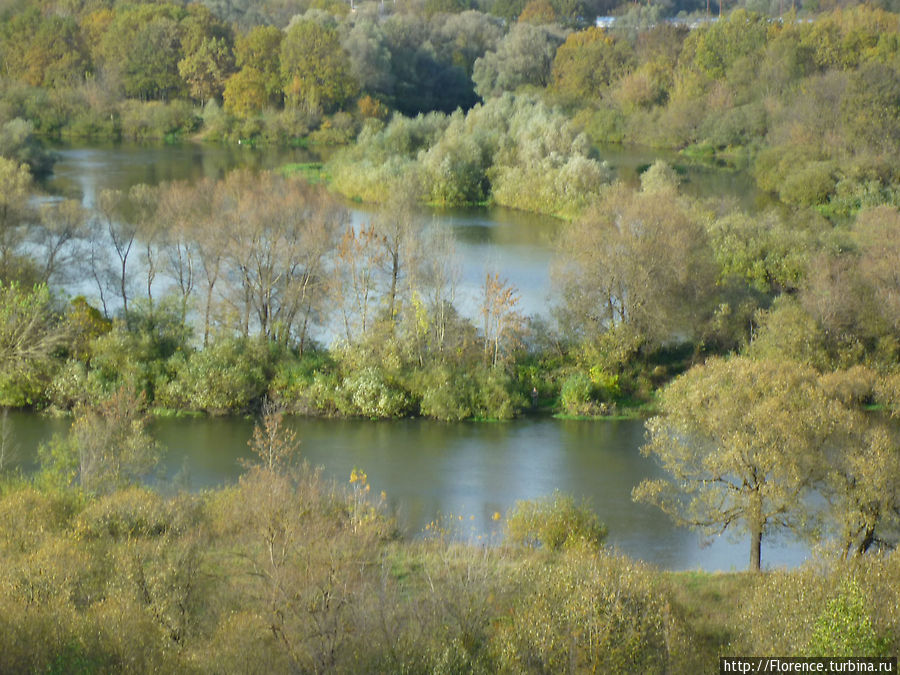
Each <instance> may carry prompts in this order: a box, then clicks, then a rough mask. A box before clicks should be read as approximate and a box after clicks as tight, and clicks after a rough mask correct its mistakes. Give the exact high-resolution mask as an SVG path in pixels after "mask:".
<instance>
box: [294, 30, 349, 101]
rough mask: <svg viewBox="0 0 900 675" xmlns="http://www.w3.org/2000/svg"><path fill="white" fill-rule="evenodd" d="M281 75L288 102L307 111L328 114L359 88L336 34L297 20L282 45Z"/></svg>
mask: <svg viewBox="0 0 900 675" xmlns="http://www.w3.org/2000/svg"><path fill="white" fill-rule="evenodd" d="M281 73H282V83H283V85H284V92H285V95H286V96H287V99H288V103H290V104H291V105H292V106H294V107H299V108H303V109H304V110H306V111H307V112H318V111H322V112H331V111H332V110H334V109H335V108H339V107H341V106H342V105H343V104H344V103H345V102H346V101H347V100H348V99H350V98H352V97H353V96H354V95H355V94H356V92H357V89H358V85H357V83H356V81H355V80H354V79H353V77H352V75H351V74H350V65H349V61H348V58H347V54H346V52H344V50H343V48H342V47H341V45H340V42H339V41H338V35H337V32H336V31H335V30H333V29H330V28H326V27H324V26H322V25H320V24H318V23H316V22H315V21H307V20H302V21H297V22H296V23H293V24H292V25H291V26H290V28H288V31H287V33H286V34H285V36H284V40H283V41H282V43H281Z"/></svg>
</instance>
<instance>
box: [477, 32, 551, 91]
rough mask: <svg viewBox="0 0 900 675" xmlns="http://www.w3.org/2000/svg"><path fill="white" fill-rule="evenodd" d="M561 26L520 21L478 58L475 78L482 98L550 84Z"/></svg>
mask: <svg viewBox="0 0 900 675" xmlns="http://www.w3.org/2000/svg"><path fill="white" fill-rule="evenodd" d="M562 41H563V34H562V33H561V32H560V31H559V29H557V28H550V27H547V26H533V25H531V24H529V23H517V24H515V25H514V26H513V27H512V28H511V29H510V31H509V33H507V34H506V37H504V38H503V40H501V41H500V43H499V44H498V45H497V49H496V51H490V52H487V53H486V54H485V55H484V56H482V57H481V58H480V59H478V60H477V61H475V65H474V67H473V70H472V81H473V82H474V83H475V91H476V92H477V93H478V95H479V96H481V97H482V98H488V97H490V96H499V95H500V94H502V93H503V92H504V91H515V90H516V89H518V88H519V87H521V86H523V85H534V86H537V87H546V86H547V85H548V84H550V76H551V69H552V65H553V57H554V55H555V54H556V48H557V47H558V46H559V45H560V43H562Z"/></svg>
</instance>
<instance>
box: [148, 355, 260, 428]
mask: <svg viewBox="0 0 900 675" xmlns="http://www.w3.org/2000/svg"><path fill="white" fill-rule="evenodd" d="M173 362H174V363H173V366H174V371H175V376H174V378H173V379H172V381H171V382H169V383H168V384H167V385H166V386H165V387H163V388H162V390H161V391H160V392H159V396H158V397H157V403H159V404H160V405H163V406H167V407H172V408H188V409H192V410H203V411H206V412H208V413H210V414H213V415H222V414H225V413H235V412H246V411H248V410H250V409H251V408H252V407H253V406H254V405H255V404H256V402H257V401H258V400H259V399H260V398H261V397H262V395H263V394H264V393H265V391H266V388H267V384H268V378H267V374H266V372H267V369H268V367H269V365H270V355H269V352H268V350H267V348H266V345H265V344H263V343H260V342H259V341H253V340H249V339H246V338H231V337H220V338H218V339H216V340H214V341H213V342H212V343H211V344H210V345H209V346H208V347H207V348H206V349H203V350H201V351H197V352H194V353H193V354H191V355H190V356H188V357H184V356H180V355H176V357H175V358H174V359H173Z"/></svg>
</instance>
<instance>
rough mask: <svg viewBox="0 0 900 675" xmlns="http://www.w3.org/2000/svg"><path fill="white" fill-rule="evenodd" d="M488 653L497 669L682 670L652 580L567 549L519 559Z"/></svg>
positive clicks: (627, 564)
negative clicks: (502, 618) (492, 651)
mask: <svg viewBox="0 0 900 675" xmlns="http://www.w3.org/2000/svg"><path fill="white" fill-rule="evenodd" d="M513 575H514V576H515V581H514V584H515V585H516V587H517V588H518V589H521V590H520V592H518V593H517V594H516V596H515V599H514V604H513V607H512V608H511V609H510V611H509V613H508V614H507V615H506V619H505V621H503V622H502V623H500V622H498V624H499V625H498V628H497V635H496V638H495V640H494V645H493V647H494V649H495V650H496V652H497V653H498V660H499V661H500V668H498V670H499V671H500V672H515V673H562V672H584V673H587V672H592V673H667V672H682V671H681V669H680V668H679V667H678V665H677V664H676V663H674V658H673V656H674V655H673V654H672V652H671V651H670V649H671V647H672V646H674V643H675V642H676V640H675V639H674V638H675V635H676V631H675V626H674V625H673V621H672V620H671V618H670V609H669V606H668V603H667V602H666V601H665V599H664V598H663V597H662V594H661V593H660V592H659V590H658V589H657V588H656V587H655V584H654V580H653V575H652V574H651V573H650V572H649V571H648V570H647V569H646V568H644V567H643V566H642V565H640V564H638V563H635V562H633V561H631V560H629V559H628V558H625V557H620V556H616V555H613V554H610V553H607V552H600V553H599V554H597V553H592V554H585V553H584V552H581V551H570V552H567V553H564V554H561V555H558V556H553V557H550V558H545V557H538V558H535V559H533V560H531V561H523V563H522V564H521V565H519V566H517V567H516V569H515V570H514V571H513Z"/></svg>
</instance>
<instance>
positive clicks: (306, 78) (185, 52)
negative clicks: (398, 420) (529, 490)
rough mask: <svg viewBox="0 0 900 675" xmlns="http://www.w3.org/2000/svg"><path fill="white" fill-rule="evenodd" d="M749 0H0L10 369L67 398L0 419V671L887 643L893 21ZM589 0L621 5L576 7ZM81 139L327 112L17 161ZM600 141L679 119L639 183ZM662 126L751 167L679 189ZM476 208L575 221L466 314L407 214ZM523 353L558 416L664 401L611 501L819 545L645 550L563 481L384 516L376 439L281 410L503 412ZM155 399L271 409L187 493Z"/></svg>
mask: <svg viewBox="0 0 900 675" xmlns="http://www.w3.org/2000/svg"><path fill="white" fill-rule="evenodd" d="M759 4H760V3H756V4H754V5H753V6H747V7H745V6H739V7H736V8H735V9H733V11H730V12H722V11H721V7H716V8H714V9H715V11H716V12H717V13H719V14H721V16H720V17H718V18H717V20H709V17H707V16H706V13H705V12H704V9H705V8H704V7H699V6H694V5H692V4H690V3H682V4H679V5H677V6H674V7H668V6H667V7H663V6H662V5H659V6H656V5H653V4H652V3H651V4H648V5H647V6H646V7H644V6H641V7H637V6H631V5H627V6H623V7H621V8H615V7H610V6H607V5H605V4H604V3H603V2H566V1H563V0H559V1H557V2H548V1H547V0H531V1H530V2H528V3H527V4H526V3H525V2H524V1H522V0H520V1H518V2H517V1H516V0H495V2H493V3H490V2H485V3H482V4H478V5H474V4H467V3H463V2H454V1H453V0H425V1H424V2H409V3H405V2H400V3H399V4H398V3H389V4H386V3H377V4H376V3H361V4H360V5H359V6H355V5H354V6H352V7H351V6H349V5H347V4H346V3H343V2H327V1H322V2H314V3H308V2H297V3H293V4H292V3H271V2H263V3H254V5H253V6H252V7H251V6H249V5H247V4H246V3H244V4H241V3H217V2H208V3H204V4H198V3H193V4H185V5H181V4H171V3H164V2H163V3H146V4H143V3H139V4H130V3H116V2H100V3H88V2H74V3H73V2H49V1H47V0H40V1H37V0H27V1H24V2H20V3H13V4H11V5H8V6H6V7H5V8H4V10H3V17H4V20H3V22H2V24H0V66H2V73H0V405H2V406H4V407H7V408H9V407H12V408H28V409H33V410H38V411H44V412H53V413H60V414H67V415H71V416H72V418H73V421H72V429H71V432H70V433H69V434H68V435H66V436H62V437H58V438H55V439H54V440H53V441H52V442H51V443H49V444H48V445H47V446H46V447H43V448H42V449H41V453H40V454H41V457H40V463H41V468H40V470H39V471H38V473H37V474H36V475H34V476H31V477H23V476H21V475H16V474H15V473H12V472H9V471H8V469H9V463H8V460H7V457H8V455H7V450H8V447H9V439H7V438H6V436H5V434H0V435H2V436H3V437H2V438H0V471H2V472H3V473H4V478H3V480H2V483H0V523H3V525H2V526H0V553H2V560H3V563H2V565H0V606H2V610H0V670H3V671H41V670H43V671H48V672H69V671H73V670H77V671H85V672H94V671H103V672H105V671H109V670H155V671H160V670H162V671H173V672H174V671H179V672H180V671H193V670H198V671H207V670H218V669H222V668H224V669H226V670H232V669H233V670H238V671H245V670H246V671H257V670H259V671H266V672H273V671H287V670H294V671H298V672H335V671H342V672H363V671H369V672H395V671H401V670H405V671H422V672H436V671H439V672H531V671H534V672H559V671H563V670H569V671H570V672H580V671H587V670H600V671H606V672H619V671H641V672H689V671H697V670H703V669H708V668H709V667H710V664H715V663H716V661H715V659H716V657H717V656H718V655H719V654H725V653H757V654H776V653H778V654H806V655H844V654H847V655H849V654H857V655H889V654H896V653H897V650H898V648H900V642H898V636H900V619H898V613H897V607H898V606H900V598H898V590H897V589H900V558H898V555H897V553H891V552H890V551H891V550H892V549H893V547H894V546H895V544H896V543H897V540H898V537H900V436H898V427H897V416H898V414H900V276H898V270H900V211H898V185H900V164H898V159H897V158H898V157H900V17H898V15H897V14H894V13H892V11H891V10H893V9H895V8H894V7H890V6H886V7H875V6H870V5H864V6H848V7H842V8H833V9H831V8H828V7H819V6H818V5H817V6H816V7H812V6H811V5H810V4H809V3H807V4H806V5H804V6H801V7H792V9H791V11H790V12H789V13H785V12H783V11H781V10H782V9H783V8H781V7H779V8H777V11H776V8H774V7H762V6H757V5H759ZM726 9H727V8H726ZM754 10H755V11H754ZM609 11H615V13H616V14H617V20H616V22H615V23H614V24H613V27H612V28H609V29H602V28H598V27H595V26H593V25H592V21H587V20H585V17H588V16H594V15H596V14H600V13H606V12H609ZM676 12H684V13H690V12H699V13H700V15H699V16H698V17H695V18H696V19H697V21H695V23H694V24H693V25H692V24H691V22H690V21H689V20H687V19H684V20H681V21H672V20H667V19H670V18H671V17H667V16H666V14H667V13H668V14H670V15H671V14H675V13H676ZM72 139H87V140H100V139H107V140H108V139H114V140H119V139H141V140H148V139H155V140H167V141H177V140H189V139H192V140H201V139H202V140H206V141H209V142H226V143H236V142H238V141H240V142H241V143H242V144H244V143H247V144H250V145H257V146H264V145H266V144H273V145H275V144H297V145H311V146H315V147H319V148H324V147H326V146H335V147H334V149H333V150H331V151H329V152H330V155H329V158H328V160H327V161H326V162H324V163H321V164H315V165H305V166H301V167H296V166H294V167H285V169H284V170H283V171H280V172H252V171H235V172H232V173H229V174H227V175H225V176H222V177H221V178H219V179H215V180H214V179H206V180H202V181H198V182H196V183H186V182H168V183H161V184H159V185H137V186H134V187H132V188H131V189H129V190H124V191H119V190H106V191H103V192H101V193H100V194H98V195H96V199H95V200H94V203H92V204H85V203H83V202H82V200H81V199H68V198H62V197H59V196H57V197H55V198H49V199H35V194H36V193H38V192H39V191H40V189H41V183H40V179H41V177H42V176H44V175H46V174H47V172H48V171H50V170H51V168H52V163H53V156H52V152H50V151H48V145H47V143H48V142H49V141H54V140H72ZM603 143H631V144H642V145H649V146H652V147H656V148H665V149H668V150H676V151H679V152H680V153H681V154H680V155H678V157H679V158H680V159H678V160H676V161H675V162H672V163H668V164H667V163H664V162H661V161H658V162H655V163H653V164H652V165H649V166H647V167H642V171H641V175H640V179H639V182H638V183H629V182H627V181H622V180H618V179H617V178H616V174H615V171H614V168H613V167H610V166H609V165H608V164H606V163H605V162H603V161H602V159H601V156H600V154H599V152H598V150H597V147H598V145H599V144H603ZM682 161H683V162H688V161H701V162H702V161H705V162H713V163H716V164H717V165H720V166H722V167H724V168H725V170H727V169H728V167H735V166H740V167H744V168H746V169H747V170H749V171H750V172H751V174H752V176H753V179H754V181H755V182H756V184H757V186H758V187H759V188H760V189H761V190H762V191H764V192H766V193H767V194H769V195H770V198H771V201H770V202H769V203H768V205H763V206H762V207H761V208H758V209H754V210H752V211H748V210H746V209H743V208H741V207H740V206H738V205H736V204H735V203H733V202H730V201H728V200H727V199H699V198H696V197H691V196H689V195H688V193H687V192H686V191H685V190H684V189H683V185H682V180H683V179H682V173H683V172H682V171H681V168H682V167H681V162H682ZM347 199H351V200H359V201H364V202H367V203H370V204H373V206H372V211H373V214H374V215H373V217H372V218H371V220H370V222H366V223H364V224H363V225H361V226H352V225H351V223H350V221H349V217H348V211H347V208H346V204H347V201H346V200H347ZM486 203H491V204H497V205H503V206H508V207H513V208H519V209H525V210H530V211H535V212H540V213H545V214H551V215H554V216H557V217H559V218H560V219H562V220H563V221H565V222H564V224H562V225H561V230H562V233H561V235H560V236H559V238H558V241H557V244H556V245H557V249H558V255H557V256H556V258H557V259H556V261H555V263H554V269H553V284H554V295H555V298H554V302H553V304H552V307H550V308H548V312H547V314H546V315H544V316H524V315H523V313H522V311H521V310H520V308H519V304H518V291H517V289H516V288H515V287H513V286H512V285H511V284H509V283H508V281H506V280H505V279H504V278H503V277H502V276H500V274H498V273H496V272H494V271H489V272H487V271H486V273H485V276H484V283H483V286H482V288H481V293H480V297H479V299H478V302H477V308H476V311H475V312H474V314H473V315H471V316H470V315H466V314H465V313H464V312H462V311H461V309H460V306H459V302H458V298H457V285H458V279H459V271H458V259H457V256H456V253H455V244H454V241H453V238H452V237H451V236H449V235H448V234H447V233H446V232H438V231H434V230H432V229H429V228H424V227H423V226H422V222H423V217H422V213H423V209H424V208H427V207H435V206H436V207H442V206H451V205H479V204H486ZM73 279H78V280H80V281H81V282H83V283H87V284H88V285H89V286H90V288H91V289H92V290H91V293H90V296H89V297H87V296H78V297H74V298H72V297H69V296H68V295H67V294H66V291H65V289H66V288H68V287H70V286H69V285H70V283H71V281H72V280H73ZM85 280H86V281H85ZM323 336H327V339H326V338H324V337H323ZM532 392H537V404H538V407H539V408H540V409H543V410H544V411H546V412H555V413H558V414H563V415H568V416H574V417H609V416H612V415H617V414H623V413H625V414H635V411H637V412H638V413H641V414H647V415H648V416H649V415H652V418H651V419H650V420H649V421H648V425H647V426H648V440H647V444H646V446H645V447H644V451H645V453H647V454H648V455H651V456H653V457H655V458H657V459H658V461H659V462H660V463H661V465H662V466H663V468H665V469H666V470H667V472H668V473H669V474H670V475H671V479H670V480H653V481H645V482H643V483H642V484H641V485H639V486H636V487H635V490H634V497H635V499H638V500H642V501H645V502H648V503H651V504H655V505H657V506H659V507H660V508H661V509H662V510H663V511H665V512H666V513H668V514H670V515H671V516H672V517H673V518H674V519H675V520H676V522H678V523H680V524H684V525H688V526H691V527H694V528H697V529H699V530H701V531H702V532H703V533H704V534H707V535H709V536H715V535H718V534H721V533H734V534H736V535H737V536H741V537H746V540H747V541H748V543H749V553H750V567H751V568H752V569H754V570H759V569H761V567H762V563H763V561H764V555H763V543H764V542H765V541H768V538H769V537H771V536H774V535H778V534H779V533H788V534H790V535H791V536H797V537H806V538H809V539H810V540H813V541H821V540H827V541H828V542H830V545H831V547H832V549H833V550H832V552H831V554H829V555H828V556H824V557H823V558H822V561H821V562H818V563H812V564H810V565H808V566H805V567H803V568H800V569H798V570H792V571H783V572H770V573H767V574H764V575H763V574H752V575H722V576H709V575H671V574H664V573H660V572H657V571H654V570H652V569H649V568H647V567H645V566H643V565H641V564H638V563H635V562H633V561H630V560H627V559H625V558H623V557H621V556H619V555H618V554H616V553H615V552H612V551H609V550H607V549H606V548H605V547H604V546H603V539H604V536H605V528H604V527H603V526H602V525H601V524H600V523H599V520H598V518H597V517H596V516H595V515H593V514H592V513H590V511H589V509H588V508H587V507H586V506H585V505H578V504H575V503H574V502H573V501H572V500H571V499H569V498H567V497H565V496H563V495H553V496H550V497H547V498H546V499H543V500H537V501H534V502H523V503H520V504H518V505H517V506H516V507H515V508H514V509H513V510H512V511H511V512H510V513H508V514H497V516H498V520H499V521H502V522H501V524H499V525H498V528H499V529H498V532H500V531H501V529H502V531H503V532H505V538H504V539H503V542H502V544H501V543H499V542H495V543H497V544H498V545H497V546H494V547H491V548H481V547H478V546H475V545H469V544H465V543H460V542H459V541H456V540H454V538H453V536H452V534H453V532H452V528H451V527H449V526H448V524H447V523H435V524H434V526H433V527H431V528H429V531H430V532H431V533H432V534H433V536H431V537H430V538H429V539H427V540H426V541H412V542H411V541H408V540H404V539H402V538H401V537H399V536H398V533H397V532H396V528H395V526H394V524H393V522H392V520H391V518H390V517H389V514H388V513H387V512H386V510H385V509H384V505H383V503H382V502H381V501H379V500H378V499H377V498H375V497H374V495H372V494H371V489H370V485H369V484H368V482H367V478H366V475H365V473H364V472H362V471H354V473H353V475H352V476H351V477H350V480H351V482H350V483H349V484H348V485H347V486H336V485H332V484H329V483H328V482H327V481H324V480H323V479H322V477H321V476H320V475H319V474H318V472H317V471H316V470H315V469H312V468H310V467H308V466H306V465H305V464H303V462H302V461H301V459H300V458H299V457H298V452H299V451H298V445H297V439H296V438H294V437H293V436H292V435H291V433H290V432H289V431H288V430H287V429H286V427H285V425H284V424H283V417H282V416H283V415H284V414H304V415H322V416H359V417H365V418H373V419H378V418H395V417H404V416H411V415H421V416H426V417H432V418H436V419H439V420H445V421H460V420H466V419H470V420H471V419H476V420H505V419H510V418H514V417H516V416H518V415H522V414H525V413H527V412H528V411H529V408H530V406H529V401H530V399H531V393H532ZM171 412H200V413H205V414H209V415H223V414H261V417H260V422H259V425H258V427H257V431H256V433H255V434H254V437H253V439H252V440H251V447H252V449H253V450H254V452H255V454H256V456H258V458H259V460H258V462H256V463H253V464H252V465H248V466H247V467H246V472H245V474H244V476H243V477H242V479H241V480H240V481H239V483H238V484H237V485H235V486H232V487H229V488H225V489H222V490H218V491H212V492H209V493H204V494H186V493H179V492H177V491H176V490H174V489H172V490H171V493H169V492H167V491H166V490H165V489H160V490H156V491H152V490H150V489H148V488H146V487H141V484H142V481H143V480H145V479H146V478H147V476H148V475H150V474H152V471H153V468H154V466H155V464H156V461H157V459H158V454H159V450H160V449H159V448H158V447H157V446H156V445H155V443H154V441H153V440H152V438H151V437H150V436H149V435H148V434H147V431H146V422H147V419H148V415H149V414H153V413H156V414H165V413H171ZM262 413H264V414H262ZM376 487H377V486H376Z"/></svg>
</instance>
